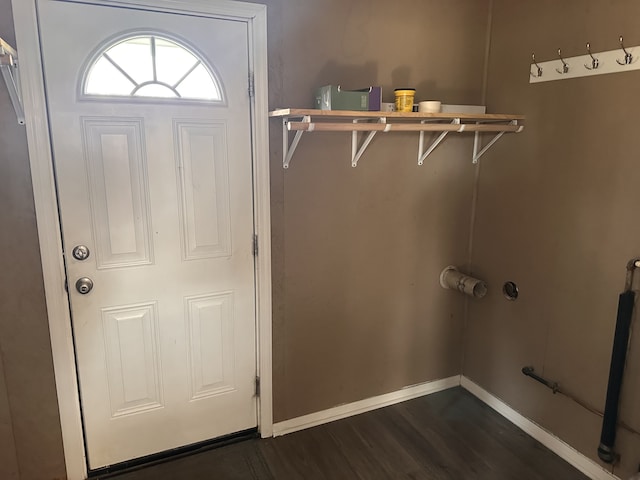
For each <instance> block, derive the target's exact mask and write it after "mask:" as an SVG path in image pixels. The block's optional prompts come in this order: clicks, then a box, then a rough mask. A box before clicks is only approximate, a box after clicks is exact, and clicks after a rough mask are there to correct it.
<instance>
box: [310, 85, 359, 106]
mask: <svg viewBox="0 0 640 480" xmlns="http://www.w3.org/2000/svg"><path fill="white" fill-rule="evenodd" d="M315 108H316V109H318V110H362V111H367V110H369V92H368V91H365V92H363V91H353V90H342V89H341V88H340V85H338V86H334V85H326V86H324V87H320V88H319V89H318V90H316V100H315Z"/></svg>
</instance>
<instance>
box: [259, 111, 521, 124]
mask: <svg viewBox="0 0 640 480" xmlns="http://www.w3.org/2000/svg"><path fill="white" fill-rule="evenodd" d="M307 115H309V116H312V117H320V118H323V119H326V118H342V119H345V118H346V119H352V118H393V119H406V120H453V119H456V118H459V119H460V120H464V121H474V122H504V121H511V120H524V115H505V114H496V113H480V114H469V113H419V112H406V113H403V112H363V111H356V110H313V109H304V108H281V109H278V110H273V111H272V112H269V116H270V117H272V118H275V117H304V116H307Z"/></svg>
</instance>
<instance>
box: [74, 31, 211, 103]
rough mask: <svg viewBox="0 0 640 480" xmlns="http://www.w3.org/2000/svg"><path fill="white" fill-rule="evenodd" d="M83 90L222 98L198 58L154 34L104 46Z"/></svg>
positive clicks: (136, 94)
mask: <svg viewBox="0 0 640 480" xmlns="http://www.w3.org/2000/svg"><path fill="white" fill-rule="evenodd" d="M83 93H84V94H86V95H106V96H123V97H148V98H181V99H194V100H207V101H214V102H216V101H221V100H222V89H221V88H220V86H219V84H218V82H217V81H216V79H215V78H214V76H213V75H212V73H211V70H210V69H209V68H208V67H207V66H206V62H205V61H204V60H203V59H202V58H199V57H198V56H197V55H196V54H195V53H194V52H193V51H192V50H190V49H189V48H187V47H185V46H184V45H180V44H179V43H177V42H175V41H173V40H169V39H167V38H163V37H160V36H156V35H136V36H132V37H129V38H126V39H124V40H120V41H118V42H117V43H115V44H111V45H109V46H108V47H107V48H105V49H104V50H103V51H102V53H101V54H100V55H98V57H97V59H96V60H95V61H94V62H93V64H92V65H91V66H90V67H89V70H88V73H87V75H86V76H85V84H84V87H83Z"/></svg>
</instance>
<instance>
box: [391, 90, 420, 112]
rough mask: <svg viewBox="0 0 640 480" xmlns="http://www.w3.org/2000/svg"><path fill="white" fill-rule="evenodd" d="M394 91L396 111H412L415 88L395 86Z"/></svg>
mask: <svg viewBox="0 0 640 480" xmlns="http://www.w3.org/2000/svg"><path fill="white" fill-rule="evenodd" d="M394 92H395V94H396V112H412V111H413V99H414V98H415V96H416V89H415V88H396V89H395V90H394Z"/></svg>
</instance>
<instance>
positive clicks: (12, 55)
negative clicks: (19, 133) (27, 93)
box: [0, 38, 24, 125]
mask: <svg viewBox="0 0 640 480" xmlns="http://www.w3.org/2000/svg"><path fill="white" fill-rule="evenodd" d="M0 71H1V72H2V77H3V78H4V83H6V84H7V89H8V90H9V98H10V99H11V103H12V104H13V109H14V110H15V111H16V117H17V118H18V123H19V124H20V125H24V109H23V107H22V94H21V92H20V74H19V73H18V52H16V51H15V49H14V48H13V47H11V45H9V44H8V43H6V42H5V41H4V40H2V39H1V38H0Z"/></svg>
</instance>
